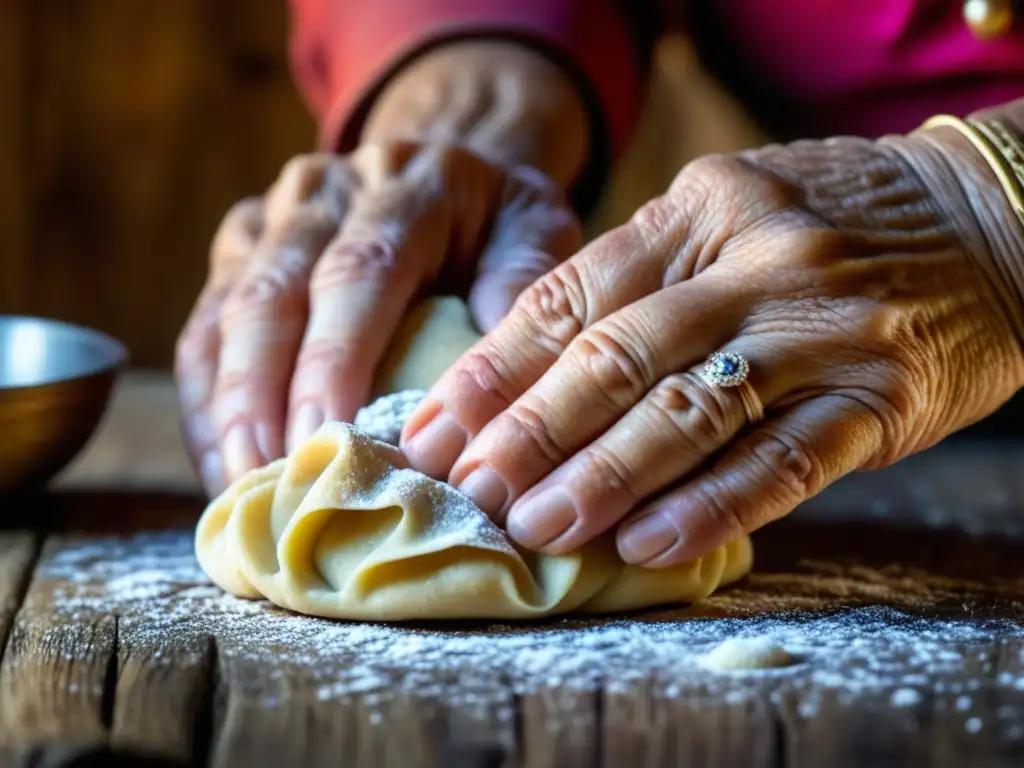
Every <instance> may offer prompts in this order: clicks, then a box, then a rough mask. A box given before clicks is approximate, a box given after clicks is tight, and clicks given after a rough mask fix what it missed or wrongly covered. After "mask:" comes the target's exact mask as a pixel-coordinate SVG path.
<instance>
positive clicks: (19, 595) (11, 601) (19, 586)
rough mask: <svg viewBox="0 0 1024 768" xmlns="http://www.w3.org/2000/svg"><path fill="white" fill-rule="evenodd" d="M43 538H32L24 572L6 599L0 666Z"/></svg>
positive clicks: (40, 550) (29, 582) (23, 602)
mask: <svg viewBox="0 0 1024 768" xmlns="http://www.w3.org/2000/svg"><path fill="white" fill-rule="evenodd" d="M44 540H45V536H41V535H40V536H36V535H34V536H32V550H31V552H30V554H29V556H28V558H27V562H26V565H25V568H24V570H23V571H22V573H21V575H20V577H19V578H18V581H17V582H16V585H15V587H14V588H13V589H12V591H11V595H10V596H9V598H8V606H9V608H8V609H7V610H6V611H4V619H3V621H2V623H0V626H2V627H3V630H2V631H3V636H2V638H0V666H2V665H3V662H4V659H5V657H6V656H7V647H8V645H9V644H10V641H11V635H12V634H13V632H14V627H15V625H16V624H17V621H18V615H19V613H20V612H21V609H22V606H24V604H25V597H26V596H27V595H28V589H29V586H30V585H31V584H32V579H33V578H34V577H35V572H36V566H38V565H39V558H40V557H41V556H42V554H43V544H44Z"/></svg>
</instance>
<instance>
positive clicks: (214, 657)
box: [191, 637, 226, 768]
mask: <svg viewBox="0 0 1024 768" xmlns="http://www.w3.org/2000/svg"><path fill="white" fill-rule="evenodd" d="M204 667H205V668H206V675H205V677H206V685H205V686H203V688H202V689H201V690H200V693H199V699H198V702H197V705H196V714H195V719H194V720H193V724H192V750H191V751H192V761H191V762H192V765H193V766H196V768H200V767H201V766H206V765H209V763H210V756H211V754H212V751H213V745H214V743H215V742H216V739H217V733H218V731H219V730H220V726H221V724H222V723H223V715H224V711H223V710H224V704H225V699H226V692H225V691H224V686H225V685H226V680H225V677H224V675H223V673H222V671H221V668H220V649H219V648H218V646H217V638H216V637H210V638H209V642H208V644H207V650H206V663H205V664H204Z"/></svg>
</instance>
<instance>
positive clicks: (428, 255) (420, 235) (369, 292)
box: [288, 190, 449, 449]
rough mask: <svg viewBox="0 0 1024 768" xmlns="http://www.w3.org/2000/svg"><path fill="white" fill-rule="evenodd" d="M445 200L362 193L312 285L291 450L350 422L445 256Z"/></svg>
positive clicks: (294, 393)
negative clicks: (325, 428) (323, 429)
mask: <svg viewBox="0 0 1024 768" xmlns="http://www.w3.org/2000/svg"><path fill="white" fill-rule="evenodd" d="M448 231H449V224H448V220H447V217H446V216H444V215H443V199H442V198H434V197H432V196H426V195H420V194H418V192H417V191H416V190H412V191H411V192H403V191H402V190H389V191H388V192H386V193H384V194H377V195H372V196H371V195H365V196H360V197H359V198H358V199H357V200H355V201H354V202H353V205H352V209H351V211H350V213H349V215H348V218H347V219H346V221H345V224H344V226H343V228H342V230H341V231H340V232H339V233H338V236H337V237H336V238H335V239H334V240H333V241H332V242H331V243H330V244H329V245H328V246H327V247H326V249H325V250H324V254H323V256H322V257H321V259H320V261H319V263H318V264H317V266H316V268H315V270H314V272H313V276H312V280H311V284H310V309H311V312H310V318H309V324H308V326H307V328H306V333H305V337H304V338H303V340H302V346H301V351H300V352H299V356H298V360H297V363H296V366H295V376H294V378H293V381H292V386H291V392H290V396H289V411H290V413H289V428H288V446H289V449H290V448H293V447H294V446H295V445H297V444H299V443H301V442H302V441H303V440H305V439H306V438H308V437H309V436H310V435H311V434H313V432H314V431H316V429H317V428H318V427H319V426H320V425H321V424H322V423H323V422H324V421H325V420H328V419H338V420H343V421H351V420H352V419H353V418H354V417H355V414H356V411H357V410H358V409H359V408H360V407H362V406H363V405H365V404H366V401H367V399H368V398H369V395H370V391H371V388H372V385H373V377H374V373H375V372H376V369H377V366H378V364H379V363H380V361H381V358H382V357H383V356H384V353H385V351H386V350H387V347H388V344H389V343H390V341H391V338H392V336H393V335H394V333H395V331H396V330H397V328H398V325H399V322H400V321H401V319H402V316H403V315H404V314H405V311H406V308H407V307H408V304H409V301H410V299H411V298H412V296H413V295H414V294H415V292H416V290H417V289H418V288H419V287H420V286H421V285H422V284H423V283H424V282H425V281H426V280H427V279H428V277H429V275H430V274H431V273H436V270H437V269H438V267H439V265H440V264H441V262H442V261H443V259H444V256H445V252H446V248H447V238H448Z"/></svg>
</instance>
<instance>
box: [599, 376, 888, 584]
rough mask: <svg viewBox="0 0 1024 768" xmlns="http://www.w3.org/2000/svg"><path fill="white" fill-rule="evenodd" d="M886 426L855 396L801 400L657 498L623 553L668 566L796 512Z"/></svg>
mask: <svg viewBox="0 0 1024 768" xmlns="http://www.w3.org/2000/svg"><path fill="white" fill-rule="evenodd" d="M882 443H883V426H882V421H881V419H880V418H879V417H878V416H877V415H876V413H875V412H874V411H873V410H872V409H871V408H870V407H868V406H867V405H865V404H864V403H863V402H862V401H861V400H859V399H858V398H856V397H855V396H847V395H844V394H835V393H834V394H829V395H823V396H821V397H818V398H815V399H813V400H809V401H807V402H804V403H801V404H799V405H795V406H793V407H792V408H791V409H790V410H789V411H788V412H787V413H786V414H784V415H781V416H779V417H777V418H775V419H773V420H772V421H770V422H767V423H765V424H764V425H762V426H761V427H759V428H758V429H756V430H755V431H753V432H752V433H751V434H750V435H748V436H746V437H744V438H742V439H741V440H740V441H738V442H737V443H736V444H734V445H733V446H732V447H731V448H730V449H729V450H728V452H727V453H726V454H725V455H724V456H723V457H722V458H721V459H720V460H719V461H717V462H716V463H715V464H714V465H713V466H712V467H710V468H709V469H708V470H707V471H705V472H702V473H700V474H699V475H697V477H695V478H694V479H692V480H690V481H688V482H686V483H684V484H683V485H682V486H680V487H679V488H677V489H675V490H673V491H671V492H669V493H667V494H665V495H664V496H662V497H661V498H659V499H656V500H655V501H652V502H651V503H649V504H647V505H646V506H645V507H643V508H642V509H640V510H638V511H637V512H636V513H635V514H634V515H633V516H631V517H630V518H629V519H628V520H627V521H626V523H625V524H624V525H623V527H621V528H620V529H619V531H618V533H617V544H618V549H619V553H620V555H621V556H622V558H623V559H624V560H625V561H626V562H628V563H633V564H637V565H646V566H650V567H655V568H660V567H664V566H669V565H674V564H677V563H681V562H685V561H688V560H692V559H694V558H696V557H700V556H702V555H704V554H707V553H708V552H709V551H710V550H712V549H713V548H714V547H716V546H718V545H720V544H724V543H726V542H727V541H729V540H731V539H733V538H735V537H736V536H739V535H740V534H742V533H748V532H750V531H753V530H755V529H757V528H760V527H761V526H762V525H764V524H765V523H768V522H770V521H772V520H775V519H777V518H779V517H782V516H784V515H787V514H789V513H790V512H791V511H793V509H795V508H796V506H797V505H798V504H800V503H801V502H803V501H805V500H806V499H809V498H810V497H812V496H814V495H815V494H817V493H818V492H820V491H821V490H822V489H823V488H825V487H826V486H828V485H829V484H830V483H832V482H834V481H835V480H837V479H839V478H840V477H842V476H843V475H846V474H848V473H849V472H852V471H854V470H856V469H859V468H861V467H863V466H864V465H865V464H867V463H868V462H869V461H870V460H871V458H872V457H873V456H874V455H875V454H876V453H877V452H878V451H879V450H880V448H881V447H882Z"/></svg>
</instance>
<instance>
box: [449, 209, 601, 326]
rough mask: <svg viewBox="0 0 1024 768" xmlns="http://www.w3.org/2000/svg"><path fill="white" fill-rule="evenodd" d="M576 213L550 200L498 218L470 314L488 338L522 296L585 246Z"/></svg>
mask: <svg viewBox="0 0 1024 768" xmlns="http://www.w3.org/2000/svg"><path fill="white" fill-rule="evenodd" d="M582 240H583V237H582V234H581V230H580V224H579V221H578V219H577V218H576V215H575V214H574V213H573V212H572V210H571V209H570V208H569V207H568V206H565V205H563V204H561V203H553V202H551V201H550V200H533V201H530V202H529V203H528V204H526V205H523V204H519V205H515V204H513V205H511V206H508V207H506V208H505V210H503V211H502V212H501V213H500V214H499V215H498V217H497V221H496V222H495V226H494V228H493V230H492V234H491V239H490V242H488V243H487V245H486V246H485V248H484V250H483V253H482V254H481V255H480V262H479V267H478V269H477V277H476V280H475V282H474V283H473V286H472V287H471V288H470V291H469V310H470V312H471V313H472V315H473V320H474V321H475V322H476V324H477V327H478V328H479V329H480V331H482V332H483V333H488V332H489V331H491V330H493V329H494V328H495V327H496V326H497V325H498V323H500V322H501V320H502V319H503V318H504V317H505V315H507V314H508V313H509V311H510V310H511V309H512V305H513V304H514V303H515V300H516V297H518V296H519V294H520V293H522V292H523V290H524V289H526V288H527V287H529V286H530V285H531V284H532V283H533V282H534V281H535V280H537V279H538V278H539V277H541V276H543V275H545V274H547V273H548V272H550V271H551V270H552V269H554V268H555V267H556V266H558V265H559V264H561V263H562V262H563V261H565V260H566V259H568V258H569V257H570V256H572V255H573V254H574V253H576V251H577V250H579V248H580V245H581V244H582Z"/></svg>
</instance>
